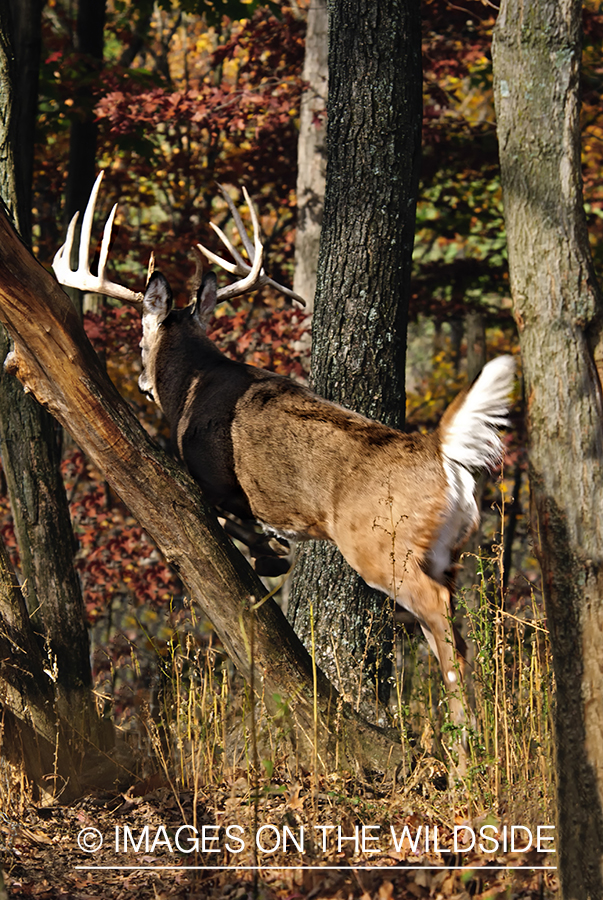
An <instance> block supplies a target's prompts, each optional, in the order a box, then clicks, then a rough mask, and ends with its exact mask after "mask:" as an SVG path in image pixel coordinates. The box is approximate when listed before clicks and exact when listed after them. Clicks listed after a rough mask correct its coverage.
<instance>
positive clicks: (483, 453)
mask: <svg viewBox="0 0 603 900" xmlns="http://www.w3.org/2000/svg"><path fill="white" fill-rule="evenodd" d="M514 376H515V361H514V360H513V357H511V356H498V357H497V358H496V359H493V360H492V361H491V362H489V363H487V364H486V365H485V366H484V368H483V369H482V371H481V372H480V374H479V376H478V378H477V379H476V381H475V382H474V383H473V385H472V386H471V388H470V389H469V390H468V391H467V392H466V393H464V394H460V395H459V396H458V397H457V398H456V400H454V402H453V403H451V405H450V406H449V407H448V409H447V410H446V412H445V413H444V416H443V417H442V421H441V422H440V429H439V430H440V437H441V441H442V445H441V446H442V453H443V455H444V458H445V459H448V460H450V461H451V462H456V463H460V465H462V466H466V467H467V468H469V469H473V468H475V469H481V468H486V467H488V466H495V465H497V464H498V463H500V461H501V458H502V450H503V447H502V441H501V439H500V434H499V428H500V427H501V426H503V425H507V424H508V421H507V413H508V412H509V395H510V393H511V388H512V386H513V378H514Z"/></svg>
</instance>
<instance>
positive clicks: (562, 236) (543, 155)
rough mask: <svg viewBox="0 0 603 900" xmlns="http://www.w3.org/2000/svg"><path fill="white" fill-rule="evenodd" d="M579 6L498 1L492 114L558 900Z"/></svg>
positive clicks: (601, 601)
mask: <svg viewBox="0 0 603 900" xmlns="http://www.w3.org/2000/svg"><path fill="white" fill-rule="evenodd" d="M580 60H581V4H580V3H579V2H577V0H537V2H533V3H530V4H524V3H522V2H520V0H505V2H503V5H502V7H501V12H500V15H499V18H498V23H497V25H496V29H495V39H494V73H495V100H496V110H497V118H498V134H499V145H500V159H501V169H502V183H503V192H504V204H505V219H506V230H507V237H508V246H509V264H510V272H511V288H512V293H513V300H514V309H515V318H516V321H517V326H518V329H519V336H520V342H521V350H522V358H523V370H524V377H525V393H526V398H527V410H528V430H529V444H530V462H529V475H530V490H531V505H532V528H533V531H534V536H535V541H536V546H537V550H538V554H539V559H540V564H541V568H542V579H543V590H544V594H545V600H546V607H547V615H548V624H549V629H550V633H551V643H552V648H553V662H554V670H555V678H556V684H557V704H556V729H555V730H556V749H557V781H558V785H557V790H558V819H559V841H560V846H559V848H558V852H559V857H558V859H559V866H560V873H561V882H562V890H563V896H564V897H566V898H586V897H593V898H595V897H601V896H603V668H602V667H601V662H600V661H601V654H602V652H603V403H602V397H601V382H602V376H603V301H602V298H601V293H600V291H599V288H598V286H597V282H596V278H595V275H594V271H593V267H592V262H591V258H590V251H589V244H588V235H587V231H586V222H585V216H584V210H583V205H582V188H581V174H580V131H579V78H580Z"/></svg>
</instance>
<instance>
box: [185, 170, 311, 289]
mask: <svg viewBox="0 0 603 900" xmlns="http://www.w3.org/2000/svg"><path fill="white" fill-rule="evenodd" d="M218 187H219V188H220V191H221V192H222V194H223V195H224V198H225V200H226V203H227V205H228V208H229V210H230V212H231V214H232V217H233V219H234V221H235V226H236V228H237V231H238V232H239V235H240V237H241V241H242V242H243V246H244V247H245V251H246V253H247V256H248V258H249V261H250V263H251V265H249V263H246V262H245V260H244V259H243V257H242V256H241V254H240V253H239V252H238V250H237V249H236V248H235V247H233V245H232V243H231V241H230V240H229V239H228V237H227V236H226V235H225V234H224V232H223V231H222V229H221V228H219V227H218V226H217V225H215V224H214V223H213V222H210V223H209V224H210V226H211V228H212V229H213V230H214V231H215V233H216V234H217V235H218V237H219V238H220V240H221V241H222V243H223V244H224V246H225V247H226V249H227V250H228V251H229V253H231V255H232V256H233V258H234V260H235V262H234V263H231V262H228V261H227V260H225V259H222V257H221V256H218V255H217V254H215V253H213V252H212V251H211V250H208V249H207V248H206V247H204V246H203V245H202V244H197V247H198V249H199V250H200V251H201V253H203V255H204V256H205V257H206V258H207V259H208V260H209V261H210V262H212V263H214V265H217V266H220V267H221V268H222V269H224V270H225V271H226V272H230V274H231V275H239V276H242V277H241V278H240V280H239V281H235V282H234V283H233V284H230V285H227V286H226V287H223V288H219V289H218V300H230V299H231V297H237V296H239V295H240V294H244V293H247V292H248V291H252V290H255V289H256V288H258V287H261V286H262V285H264V284H269V285H271V286H272V287H274V288H276V290H278V291H281V292H282V293H283V294H286V296H288V297H291V298H292V299H293V300H295V301H296V302H297V303H300V304H301V305H302V306H305V305H306V302H305V300H304V299H303V297H300V296H299V294H296V293H295V291H292V290H290V289H289V288H286V287H284V285H282V284H279V283H278V282H277V281H274V280H273V279H272V278H268V276H267V275H266V273H265V272H264V270H263V269H262V263H263V260H264V247H263V245H262V241H261V240H260V223H259V220H258V216H257V212H256V209H255V206H254V204H253V201H252V200H251V197H250V196H249V193H248V191H247V189H246V188H245V187H243V196H244V197H245V201H246V203H247V205H248V207H249V213H250V216H251V223H252V226H253V242H252V241H251V240H250V238H249V235H248V233H247V229H246V228H245V225H244V224H243V220H242V218H241V215H240V213H239V211H238V209H237V208H236V206H235V204H234V202H233V200H232V198H231V197H230V196H229V194H228V193H227V191H226V189H225V188H224V187H223V186H222V185H218Z"/></svg>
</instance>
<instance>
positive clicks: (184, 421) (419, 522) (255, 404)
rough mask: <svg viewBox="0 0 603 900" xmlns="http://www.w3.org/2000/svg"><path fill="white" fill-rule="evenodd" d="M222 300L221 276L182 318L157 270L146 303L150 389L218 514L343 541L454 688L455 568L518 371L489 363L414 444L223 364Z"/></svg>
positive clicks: (459, 652) (496, 454)
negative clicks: (211, 324)
mask: <svg viewBox="0 0 603 900" xmlns="http://www.w3.org/2000/svg"><path fill="white" fill-rule="evenodd" d="M216 301H217V296H216V280H215V276H214V275H213V274H210V275H207V276H206V277H205V279H204V281H203V284H202V285H201V287H200V288H199V291H198V294H197V299H196V301H195V302H194V303H193V304H191V305H190V306H188V307H186V308H185V309H178V310H177V309H172V295H171V291H170V287H169V285H168V283H167V281H166V279H165V278H164V277H163V276H162V275H161V274H160V273H158V272H156V273H154V274H153V276H152V277H151V279H150V281H149V284H148V286H147V289H146V292H145V295H144V300H143V338H142V341H141V347H142V363H143V370H142V374H141V376H140V379H139V385H140V388H141V390H142V391H144V392H145V393H147V394H148V395H150V396H151V397H152V398H153V399H154V400H155V402H156V403H157V404H158V405H159V406H160V407H161V409H162V410H163V412H164V413H165V415H166V418H167V420H168V422H169V424H170V428H171V432H172V439H173V442H174V444H175V446H176V447H177V448H178V452H179V454H180V457H181V458H182V460H183V462H184V463H185V465H186V466H187V468H188V469H189V471H190V473H191V475H192V476H193V477H194V478H195V480H196V481H197V482H198V483H199V484H200V486H201V488H202V490H203V491H204V493H205V495H206V496H207V498H208V500H210V502H212V503H213V504H214V505H215V506H218V507H220V508H222V509H225V510H227V511H229V512H231V513H233V514H234V515H236V516H238V517H240V518H251V517H253V518H255V519H256V520H257V521H259V522H260V523H262V525H263V526H264V528H265V529H267V530H269V531H273V532H275V533H276V534H278V535H280V536H284V537H285V538H293V539H296V540H303V539H307V538H318V539H324V540H329V541H332V542H333V543H335V544H336V545H337V547H338V548H339V549H340V551H341V553H342V554H343V556H344V557H345V559H346V560H347V561H348V563H349V564H350V565H351V566H352V567H353V568H354V569H355V570H356V571H357V572H358V573H359V575H360V576H361V577H362V578H363V579H364V580H365V581H366V582H367V584H369V585H370V586H371V587H375V588H377V589H378V590H380V591H382V592H383V593H385V594H387V595H388V596H390V597H393V598H395V600H396V601H397V602H398V603H400V604H401V605H402V606H404V607H405V608H406V609H408V610H409V611H410V612H411V613H413V614H414V615H415V616H416V617H417V619H418V620H419V623H420V624H421V627H422V629H423V632H424V634H425V636H426V638H427V640H428V642H429V644H430V646H431V648H432V650H433V651H434V653H435V655H436V656H437V658H438V660H439V663H440V667H441V669H442V673H443V676H444V680H445V683H446V685H447V687H452V686H453V685H454V684H455V682H456V681H457V677H458V674H460V675H461V676H462V671H463V667H464V656H465V653H464V651H465V647H464V642H463V641H462V638H461V637H460V636H459V635H458V633H457V632H456V629H455V628H454V626H453V625H452V623H451V616H452V605H451V587H452V581H453V566H454V563H455V560H456V558H457V555H458V551H459V549H460V547H461V546H462V544H463V543H464V541H465V540H466V539H467V537H468V536H469V535H470V534H471V533H472V531H473V530H474V529H475V528H476V527H477V524H478V521H479V513H478V509H477V505H476V503H475V499H474V489H475V480H474V478H473V475H472V474H471V471H470V470H472V469H479V468H484V467H487V466H490V465H492V464H495V463H496V462H497V461H499V460H500V457H501V455H502V444H501V441H500V437H499V434H498V427H499V426H500V425H503V424H505V421H506V420H505V416H506V414H507V409H508V398H509V394H510V390H511V385H512V379H513V372H514V364H513V360H512V359H511V358H510V357H505V356H503V357H499V358H497V359H495V360H493V361H492V362H490V363H488V365H487V366H485V367H484V369H483V371H482V373H481V375H480V376H479V378H478V379H477V381H476V382H475V383H474V385H473V386H472V387H471V389H470V390H469V391H466V392H463V393H462V394H460V395H459V396H458V397H457V398H456V399H455V401H454V402H453V403H452V404H451V406H450V407H449V408H448V409H447V411H446V412H445V414H444V416H443V417H442V420H441V422H440V424H439V427H438V428H437V430H436V431H435V432H434V433H433V434H428V435H424V434H419V433H413V434H404V433H402V432H398V431H395V430H394V429H392V428H388V427H387V426H385V425H382V424H380V423H379V422H374V421H371V420H369V419H367V418H365V417H364V416H361V415H359V414H357V413H354V412H352V411H350V410H347V409H344V408H343V407H341V406H338V405H337V404H335V403H331V402H329V401H327V400H324V399H322V398H320V397H318V396H317V395H316V394H314V393H313V392H312V391H311V390H309V389H308V388H306V387H304V386H302V385H300V384H297V383H296V382H294V381H292V380H290V379H288V378H285V377H283V376H280V375H276V374H274V373H271V372H268V371H266V370H263V369H258V368H255V367H253V366H249V365H245V364H244V363H241V362H236V361H233V360H231V359H229V358H227V357H226V356H224V355H223V354H222V353H221V352H220V351H219V350H218V348H217V347H216V346H215V345H214V344H213V343H212V342H211V341H210V340H209V338H207V336H206V328H207V322H208V319H209V317H210V315H211V313H212V312H213V309H214V307H215V305H216Z"/></svg>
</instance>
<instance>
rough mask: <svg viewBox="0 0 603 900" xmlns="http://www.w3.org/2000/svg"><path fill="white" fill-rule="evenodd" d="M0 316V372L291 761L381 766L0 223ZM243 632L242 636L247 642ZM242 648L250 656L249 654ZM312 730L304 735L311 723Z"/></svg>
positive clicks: (196, 495)
mask: <svg viewBox="0 0 603 900" xmlns="http://www.w3.org/2000/svg"><path fill="white" fill-rule="evenodd" d="M0 320H2V322H3V323H4V324H5V326H6V328H7V329H8V330H9V332H10V334H11V336H12V338H13V340H14V343H15V350H14V352H13V353H12V354H11V356H10V358H9V359H8V360H7V367H8V368H9V369H10V371H11V372H12V373H13V374H16V375H18V377H19V378H20V380H22V381H23V383H24V384H25V385H26V388H27V389H28V390H31V391H32V392H33V393H34V394H35V395H36V397H37V399H38V400H39V401H40V402H41V403H43V404H45V405H46V406H47V407H48V409H49V410H50V412H51V413H52V414H53V415H54V416H55V417H56V418H57V420H58V421H59V422H60V423H61V424H62V425H63V426H64V427H65V428H67V429H68V430H69V431H70V432H71V434H72V435H73V438H74V440H75V441H76V442H77V443H78V445H79V446H80V447H81V448H82V450H83V451H84V452H85V453H87V454H88V456H89V457H90V458H91V460H92V461H93V462H94V464H95V465H96V466H97V467H98V468H99V470H100V471H101V472H102V473H103V474H104V476H105V478H106V479H107V481H108V482H109V483H110V484H111V486H112V487H113V488H114V490H115V491H116V492H117V493H118V494H119V495H120V497H121V498H122V499H123V501H124V502H125V503H126V505H127V506H128V508H129V509H130V510H131V511H132V513H133V515H135V516H136V518H137V519H138V521H139V522H140V524H141V526H142V527H143V528H144V529H145V531H147V532H148V533H149V534H150V535H151V536H152V537H153V538H154V539H155V541H156V542H157V544H158V546H159V548H160V549H161V550H162V552H163V553H164V555H165V558H166V559H167V560H168V561H169V562H170V563H171V564H172V565H173V566H174V567H175V569H176V570H177V571H178V573H179V574H180V576H181V578H182V580H183V582H184V583H185V584H186V585H187V587H188V589H189V591H190V593H191V597H192V599H193V600H194V601H196V602H198V603H199V604H200V605H201V606H202V608H203V609H204V611H205V613H206V614H207V616H208V618H209V619H210V620H211V622H212V623H213V625H214V628H215V630H216V633H217V635H218V637H219V638H220V640H221V641H222V643H223V645H224V647H225V650H226V652H227V653H228V655H229V656H230V658H231V659H232V661H233V662H234V664H235V665H236V666H237V668H238V669H239V671H240V672H241V674H242V675H243V677H245V678H246V679H248V680H249V679H250V677H251V673H252V669H253V683H254V685H255V688H256V692H257V693H258V696H260V697H261V698H262V699H263V700H264V702H265V703H266V706H267V708H268V710H269V711H272V712H275V711H276V710H277V709H280V711H281V713H282V703H285V704H286V705H287V706H288V708H289V710H290V712H291V716H292V726H293V735H292V736H293V738H294V739H295V740H296V742H297V747H298V752H299V754H300V758H301V759H305V760H306V762H308V763H311V761H312V760H313V758H314V754H313V749H312V748H313V746H315V747H316V750H317V753H318V760H319V764H320V765H323V763H324V764H327V761H328V764H329V765H332V764H333V761H334V759H338V760H339V762H340V764H346V765H351V766H353V767H356V766H370V767H371V768H373V769H375V768H377V769H379V768H380V769H381V770H382V771H384V770H386V769H387V768H388V767H389V766H391V765H394V766H395V765H396V764H397V763H398V762H399V761H400V759H401V752H400V748H399V747H397V746H395V745H393V744H392V743H391V741H390V740H389V738H388V737H387V735H385V734H384V733H383V732H382V731H381V730H380V729H377V728H374V727H370V726H368V725H367V724H366V723H365V722H363V721H362V720H361V719H360V718H359V717H358V716H355V715H354V714H353V712H352V711H351V710H350V709H348V708H346V707H345V706H342V705H341V704H340V702H339V698H338V697H337V693H336V692H335V691H334V690H333V689H332V687H331V685H330V684H329V683H328V681H327V680H326V679H325V677H324V676H323V675H322V673H320V672H318V674H317V682H316V697H317V719H316V720H315V718H314V685H313V675H312V665H311V660H310V658H309V656H308V654H307V652H306V651H305V650H304V649H303V647H302V645H301V643H300V642H299V640H298V639H297V637H296V636H295V634H294V632H293V631H292V629H291V628H290V627H289V625H288V623H287V621H286V619H285V618H284V616H283V615H282V613H281V611H280V610H279V608H278V606H276V604H275V603H274V602H273V601H272V600H267V601H266V602H264V603H262V604H261V605H259V606H255V601H257V600H261V599H262V598H263V596H264V588H263V585H262V584H261V582H260V581H259V580H258V579H257V577H256V576H255V573H254V572H253V570H252V569H250V567H249V566H248V565H247V563H246V562H245V560H244V559H243V557H242V556H241V554H240V553H238V551H236V550H235V548H234V546H233V545H232V543H231V542H230V541H229V540H228V539H227V538H226V536H225V535H224V532H223V531H222V529H221V528H220V526H219V525H218V523H217V520H216V518H215V515H214V513H213V511H212V510H211V509H210V508H208V507H207V505H206V503H205V501H204V499H203V497H202V495H201V493H200V491H199V488H198V487H197V485H196V484H195V483H194V482H193V481H192V479H191V478H190V477H189V476H188V475H187V474H186V473H185V472H184V470H183V469H182V467H181V466H179V465H177V464H176V463H174V462H173V461H172V460H170V459H169V458H168V457H167V456H166V455H165V454H164V453H163V452H162V451H160V450H159V449H158V448H157V447H155V446H154V445H153V444H152V443H151V441H150V439H149V438H148V436H147V435H146V434H145V432H144V431H143V429H142V428H141V426H140V424H139V423H138V421H137V420H136V418H135V417H134V415H133V413H132V412H131V410H130V408H129V406H128V404H127V403H126V402H125V401H123V400H122V399H121V397H120V396H119V394H118V393H117V392H116V390H115V388H114V386H113V385H112V384H111V382H110V381H109V380H108V378H107V375H106V373H105V372H104V370H103V368H102V366H101V364H100V362H99V360H98V357H97V356H96V354H95V353H94V350H93V349H92V347H91V345H90V343H89V341H88V339H87V338H86V335H85V333H84V330H83V327H82V324H81V322H80V320H79V317H78V315H77V313H76V311H75V309H74V307H73V305H72V304H71V302H70V301H69V298H68V297H67V296H66V294H65V293H64V292H63V291H62V290H61V289H60V288H59V287H58V285H57V284H56V282H55V281H54V280H53V279H52V278H51V276H50V275H49V274H48V273H47V272H46V271H45V270H44V269H43V268H42V267H41V266H40V265H39V264H38V263H37V262H36V261H35V260H34V259H33V257H31V255H30V254H29V253H28V252H27V250H26V248H25V247H24V246H23V245H22V244H21V243H20V242H19V240H18V238H17V236H16V234H15V233H14V231H13V230H12V228H11V227H10V224H9V222H8V220H7V219H6V217H5V216H4V215H3V214H1V215H0ZM251 629H253V640H251V639H250V635H251ZM252 645H253V647H254V657H253V659H251V658H250V654H249V648H250V647H251V646H252ZM315 725H316V727H315Z"/></svg>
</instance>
